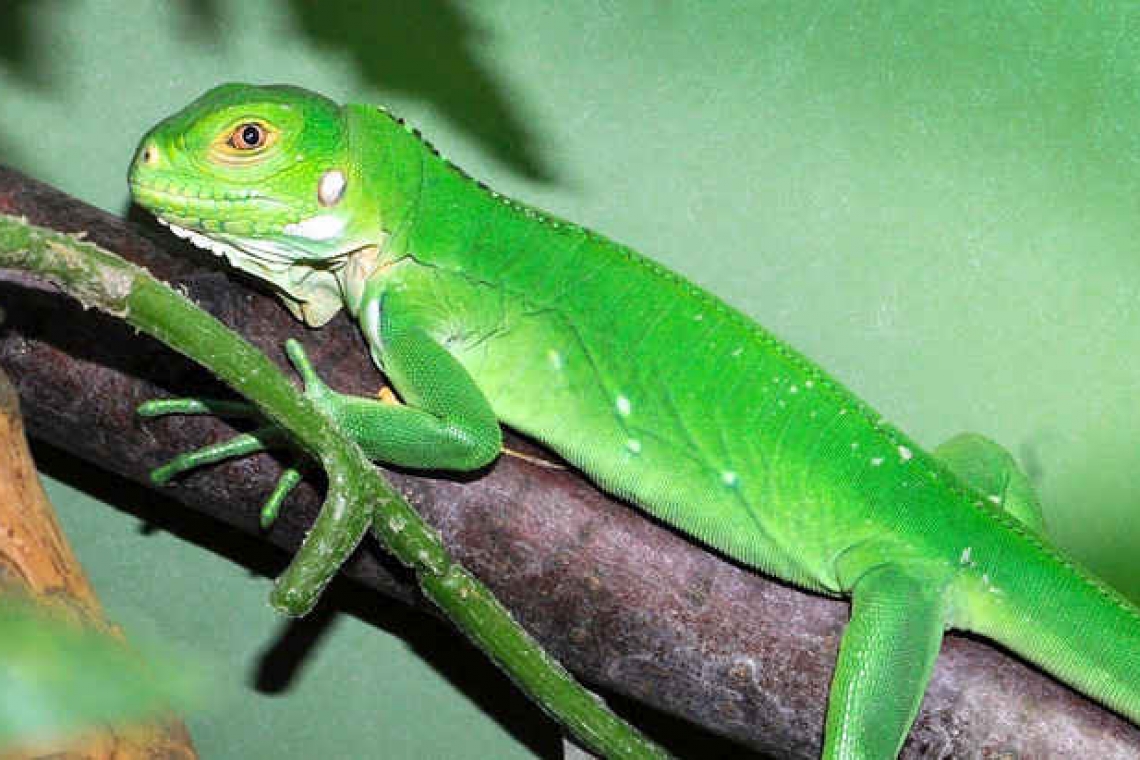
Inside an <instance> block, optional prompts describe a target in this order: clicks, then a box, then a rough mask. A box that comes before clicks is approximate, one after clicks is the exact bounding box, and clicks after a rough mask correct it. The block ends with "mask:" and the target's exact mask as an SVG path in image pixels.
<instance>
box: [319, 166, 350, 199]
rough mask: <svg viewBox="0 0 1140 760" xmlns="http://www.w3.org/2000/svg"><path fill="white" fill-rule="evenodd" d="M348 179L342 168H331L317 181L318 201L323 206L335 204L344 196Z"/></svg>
mask: <svg viewBox="0 0 1140 760" xmlns="http://www.w3.org/2000/svg"><path fill="white" fill-rule="evenodd" d="M347 184H348V180H346V179H345V177H344V172H342V171H341V170H340V169H330V170H329V171H327V172H325V173H324V174H322V175H321V181H320V182H318V183H317V201H318V202H319V203H320V204H321V205H322V206H335V205H336V204H338V203H340V199H341V198H343V197H344V188H345V186H346V185H347Z"/></svg>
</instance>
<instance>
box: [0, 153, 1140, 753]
mask: <svg viewBox="0 0 1140 760" xmlns="http://www.w3.org/2000/svg"><path fill="white" fill-rule="evenodd" d="M0 212H7V213H22V214H25V215H27V216H29V217H30V218H31V219H32V221H35V222H36V223H39V224H43V225H46V226H50V227H54V228H56V229H61V230H71V231H80V230H82V231H84V232H85V233H86V234H87V235H88V237H89V238H91V239H92V240H94V241H95V242H98V243H100V244H101V245H103V246H104V247H106V248H109V249H110V250H113V251H116V252H118V253H120V254H122V255H124V256H126V257H127V258H130V259H132V260H133V261H136V262H138V263H141V264H143V265H144V266H147V267H148V268H150V269H151V270H152V271H153V272H155V273H156V274H157V275H158V276H160V277H163V278H165V279H168V280H171V281H174V282H176V283H178V284H180V285H181V286H183V287H184V288H185V289H186V290H187V291H188V292H189V293H190V294H191V295H192V297H193V298H194V299H195V300H196V301H198V302H199V303H200V304H201V305H203V306H204V307H205V308H207V309H208V310H209V311H211V312H213V313H215V314H216V315H218V316H219V317H220V318H221V319H222V320H223V321H225V322H227V323H229V324H231V325H232V326H234V327H236V328H237V329H238V330H239V331H240V332H242V333H244V334H246V335H247V336H248V337H250V338H251V339H252V340H253V341H254V342H255V343H257V344H258V345H260V346H261V347H262V348H263V349H264V350H266V351H267V352H269V353H270V355H272V356H274V357H276V358H277V359H278V360H279V361H280V360H282V353H281V350H280V346H281V343H282V341H283V340H284V339H285V338H286V337H289V336H296V337H300V338H301V339H302V340H303V342H304V343H305V344H306V347H307V349H308V350H309V352H310V356H311V357H312V358H313V360H314V362H315V364H316V366H318V367H320V368H321V372H322V374H323V376H324V378H325V379H326V380H327V381H328V382H329V383H330V385H332V386H333V387H336V388H338V389H341V390H346V391H351V392H357V393H373V392H375V390H376V388H377V387H378V384H379V378H378V376H377V375H376V374H375V371H374V370H373V369H372V368H371V367H370V366H369V362H368V358H367V354H366V351H365V350H364V346H363V344H362V342H361V340H360V339H359V337H358V335H357V332H356V330H355V328H354V327H353V326H352V325H351V324H349V323H348V322H347V321H346V320H345V319H344V318H343V317H338V318H337V319H336V320H334V322H333V323H332V324H330V325H329V326H328V327H326V328H324V329H322V330H320V331H305V330H304V329H303V328H302V327H300V326H299V325H298V324H297V323H295V322H294V321H293V320H292V319H290V318H289V317H288V316H287V314H286V313H285V311H284V310H283V309H282V308H280V307H279V306H278V305H277V304H276V303H275V302H274V300H273V299H272V298H271V297H269V296H266V295H263V294H262V293H260V292H258V291H256V290H254V289H251V288H249V287H247V286H246V284H245V283H244V282H242V281H238V280H237V279H235V278H232V277H228V276H227V275H225V274H223V273H221V272H220V271H219V270H217V269H216V268H206V267H213V262H207V263H206V265H205V267H203V266H200V265H199V264H196V263H194V262H201V261H202V260H203V259H202V257H201V255H200V254H199V252H196V251H193V252H192V251H191V250H189V249H186V248H185V247H183V246H181V245H180V244H178V243H177V242H176V241H174V240H172V239H170V238H169V237H164V238H162V243H161V245H159V244H156V243H155V242H152V240H151V239H149V238H148V237H147V236H145V235H143V234H142V233H140V231H139V228H138V227H137V226H134V225H131V224H129V223H125V222H123V221H121V220H119V219H117V218H115V217H113V216H109V215H107V214H104V213H102V212H99V211H97V210H95V209H92V208H90V207H88V206H85V205H83V204H81V203H79V202H77V201H75V200H74V199H71V198H68V197H66V196H64V195H62V194H60V193H58V192H56V191H53V190H51V189H50V188H47V187H45V186H43V185H40V184H38V183H35V182H33V181H31V180H29V179H27V178H26V177H22V176H21V175H18V174H16V173H13V172H6V171H3V170H0ZM166 249H169V250H170V251H171V252H177V253H178V254H179V256H180V258H174V257H172V256H171V255H169V254H167V253H166V252H165V251H166ZM17 283H21V284H17ZM0 305H2V306H3V308H5V309H6V310H7V311H8V325H7V327H6V328H5V329H4V330H2V331H0V367H2V368H4V369H7V370H8V371H9V372H10V373H12V375H13V377H14V378H15V381H16V384H17V386H18V388H19V391H20V394H21V397H22V399H23V403H24V405H25V409H27V410H28V418H29V428H30V430H31V432H32V434H33V435H36V436H39V437H41V438H43V439H44V440H47V441H49V442H51V443H53V444H55V445H57V446H59V447H61V448H63V449H65V450H67V451H69V452H72V453H74V454H75V455H77V456H80V457H82V458H84V459H86V460H88V461H92V462H95V463H97V464H99V465H100V466H102V467H104V468H106V469H109V470H113V471H115V472H117V473H119V474H120V475H122V476H124V477H127V478H130V479H132V480H135V481H137V482H146V473H147V471H148V470H149V469H150V468H151V467H153V466H155V465H156V464H158V463H160V462H162V461H164V460H165V459H166V458H168V457H170V456H172V455H174V454H175V453H177V452H180V451H182V450H184V449H186V448H187V447H189V446H193V445H199V444H201V443H204V442H207V441H213V440H217V439H218V438H220V437H222V436H224V435H227V434H228V428H226V427H225V425H224V424H222V423H220V422H218V421H216V420H212V419H205V418H195V419H189V418H187V419H168V420H161V421H151V422H141V421H139V420H138V419H136V418H135V416H134V413H133V410H134V408H135V406H136V405H137V404H138V403H139V402H141V401H143V400H145V399H148V398H150V397H152V396H154V395H156V394H158V393H160V392H161V393H166V394H175V395H178V394H187V393H193V394H203V393H217V392H218V388H217V386H216V385H215V384H214V383H213V382H212V381H211V380H210V379H209V378H208V377H207V376H206V375H205V374H204V373H203V372H202V371H201V370H199V369H196V368H194V367H191V366H188V364H187V362H186V361H184V360H182V359H181V358H180V357H178V356H175V355H172V354H171V353H170V352H169V351H166V350H165V349H163V348H162V347H161V346H158V345H156V344H155V343H154V342H152V341H149V340H145V339H142V338H140V337H138V336H135V335H133V334H131V332H130V331H129V330H128V329H126V328H124V327H123V326H122V325H121V324H119V323H117V322H115V321H114V320H112V319H110V318H107V317H103V316H101V315H97V314H93V313H84V312H82V311H81V310H80V309H79V308H78V307H77V306H76V305H75V304H74V303H71V302H68V301H67V300H66V299H62V298H60V297H58V296H56V295H54V294H52V293H51V292H50V291H49V290H47V289H44V288H41V287H38V286H35V285H34V284H33V283H31V282H30V281H29V280H27V279H26V278H17V277H14V276H9V278H8V283H7V284H5V283H4V282H0ZM508 445H511V446H512V447H526V444H525V443H520V442H518V441H517V440H513V441H510V442H509V444H508ZM279 471H280V469H279V466H278V464H277V462H276V461H275V460H274V458H272V457H269V456H259V457H253V458H249V459H246V460H242V461H239V462H232V463H228V464H225V465H221V466H218V467H212V468H207V469H204V470H202V471H200V472H196V473H194V474H192V475H189V476H188V477H185V478H182V479H181V480H179V481H178V482H177V483H176V484H175V485H173V486H171V487H169V488H166V489H164V492H165V493H168V494H170V495H171V496H173V497H174V498H176V499H178V500H180V501H182V502H183V503H185V504H187V505H188V506H190V507H192V508H193V509H196V510H199V511H202V512H205V513H208V514H210V515H211V516H213V517H215V518H217V519H218V520H221V521H224V522H227V523H230V524H233V525H235V526H237V527H239V528H240V529H242V530H243V531H246V532H249V533H251V534H257V511H258V505H259V504H260V503H261V500H262V499H263V498H264V496H265V495H266V493H267V492H268V490H269V489H270V487H271V484H272V482H273V481H274V479H275V478H276V475H277V474H278V472H279ZM391 477H392V479H393V481H394V482H395V483H396V484H397V486H398V487H400V488H401V489H402V490H403V491H404V492H405V493H407V494H408V496H409V497H410V498H411V499H412V501H413V503H414V504H416V505H417V507H418V508H420V509H421V511H422V512H423V513H424V515H425V516H426V517H427V518H428V519H429V520H430V521H431V522H432V523H433V524H435V525H436V526H437V527H438V528H439V530H440V532H441V533H442V535H443V538H444V540H445V542H446V543H447V545H448V546H449V547H450V548H451V549H452V551H454V553H455V554H456V556H457V557H458V558H459V559H460V560H461V561H462V562H463V563H464V564H466V565H467V566H468V567H470V568H471V569H472V570H473V571H474V572H475V573H476V574H477V575H479V577H480V578H482V579H483V580H484V581H485V582H486V583H487V584H488V585H489V586H490V587H491V588H492V590H493V591H494V592H495V593H496V594H498V595H499V596H500V598H501V599H502V600H503V601H504V602H505V603H506V604H507V605H508V607H510V608H511V609H512V611H513V612H514V613H515V615H516V616H517V617H518V619H519V620H520V621H521V622H522V623H523V624H524V625H525V626H526V627H527V628H528V629H529V630H530V631H531V632H533V633H534V634H535V635H536V636H537V637H538V638H539V639H540V640H541V641H542V642H543V643H544V644H545V645H546V646H547V647H549V648H550V650H551V651H552V652H553V653H554V654H555V655H556V656H558V657H559V658H560V659H561V660H562V661H563V662H565V663H566V664H567V665H568V666H570V667H571V668H572V669H573V670H575V671H577V672H578V673H579V674H581V675H582V676H583V677H585V678H586V679H587V680H589V681H592V682H594V683H597V684H601V685H603V686H605V687H608V688H612V689H613V690H615V691H617V692H620V693H623V694H626V695H630V696H632V697H634V698H636V699H639V700H642V701H644V702H646V703H649V704H651V705H655V706H657V707H659V708H662V709H664V710H666V711H667V712H671V713H674V714H677V715H681V716H683V717H685V718H687V719H689V720H691V721H693V722H695V723H697V724H700V725H702V726H706V727H709V728H711V729H712V730H714V731H716V732H718V733H722V734H724V735H727V736H730V737H733V738H735V739H738V740H739V741H742V742H744V743H747V744H749V745H751V746H753V747H756V748H760V749H763V750H765V751H767V752H771V753H773V754H775V755H777V756H780V757H803V758H810V757H815V756H817V755H818V752H819V746H820V739H821V734H822V725H823V711H824V707H825V704H826V695H827V686H828V682H829V679H830V676H831V670H832V667H833V665H834V660H835V653H836V649H837V646H838V642H839V636H840V634H841V633H842V630H843V626H844V623H845V621H846V617H847V605H846V604H845V603H842V602H838V601H834V600H827V599H822V598H819V597H815V596H810V595H807V594H804V593H801V592H798V591H796V590H794V589H791V588H788V587H786V586H784V585H781V584H779V583H775V582H772V581H771V580H768V579H766V578H764V577H761V576H759V575H757V574H755V573H753V572H750V571H748V570H745V569H743V568H740V567H738V566H736V565H734V564H733V563H731V562H728V561H726V560H724V559H723V558H720V557H718V556H716V555H715V554H712V553H709V552H707V551H705V550H703V549H701V548H700V547H698V546H696V545H694V544H692V543H691V542H689V541H687V540H685V539H683V538H682V537H680V536H678V535H676V534H674V533H673V532H671V531H670V530H668V529H666V528H664V527H663V526H661V525H659V524H657V523H654V522H652V521H650V520H648V519H646V518H645V517H644V516H642V515H641V514H640V513H638V512H636V511H635V510H633V509H631V508H629V507H627V506H625V505H623V504H620V503H617V502H615V501H613V500H611V499H608V498H607V497H605V496H604V495H602V494H601V493H599V492H598V491H597V490H596V489H595V488H593V487H592V486H591V485H590V484H589V483H587V482H586V481H585V480H583V479H582V478H581V477H580V476H578V475H577V474H575V473H573V472H564V471H557V470H551V469H547V468H543V467H539V466H535V465H533V464H531V463H528V462H526V461H522V460H520V459H517V458H512V457H503V458H501V459H500V460H499V462H498V463H497V464H496V465H495V466H494V467H492V468H491V469H490V470H489V471H488V472H486V473H484V474H482V475H480V476H479V477H477V478H471V479H468V480H466V481H463V482H460V481H455V480H443V479H430V478H421V477H412V476H409V475H407V474H404V473H391ZM317 504H318V499H317V493H316V491H315V490H314V489H313V488H312V487H308V486H306V487H303V488H302V489H301V490H300V491H299V493H298V494H297V495H296V497H295V498H294V499H292V501H291V502H290V504H289V505H288V506H287V508H286V510H285V514H284V515H283V517H282V519H281V520H280V521H279V522H278V524H277V525H276V526H275V527H274V528H273V530H272V531H270V532H269V533H267V534H262V535H263V536H264V539H265V540H266V541H269V542H271V543H273V544H275V545H277V546H280V547H284V548H292V547H295V546H296V545H297V543H298V542H299V541H300V538H301V536H302V534H303V531H304V529H305V526H306V525H307V524H308V523H309V521H310V520H311V519H312V516H313V514H314V510H315V509H316V506H317ZM345 572H346V573H347V574H348V575H350V576H352V577H353V578H355V579H357V580H358V581H360V582H362V583H364V584H366V585H368V586H370V587H372V588H376V589H380V590H382V591H384V592H385V593H388V594H391V595H393V596H397V597H399V598H401V599H405V600H414V599H415V594H414V593H413V591H412V590H411V589H412V587H411V585H410V584H409V583H408V579H407V577H406V576H405V575H403V574H402V573H401V572H400V571H399V570H398V569H396V570H394V569H393V568H391V566H390V565H387V564H385V563H384V561H383V560H381V559H378V558H377V554H376V553H375V552H374V551H369V550H367V549H366V550H363V551H360V552H358V553H357V555H356V556H355V558H354V559H353V561H352V562H351V563H350V564H349V565H348V566H347V567H346V569H345ZM1005 754H1009V755H1010V756H1018V757H1062V756H1074V755H1083V756H1095V757H1140V731H1138V730H1137V729H1136V728H1134V727H1133V726H1131V725H1129V724H1128V723H1126V722H1125V721H1123V720H1121V719H1120V718H1118V717H1116V716H1114V715H1112V714H1111V713H1109V712H1107V711H1105V710H1103V709H1101V708H1099V707H1097V706H1096V705H1093V704H1092V703H1091V702H1089V701H1087V700H1085V699H1084V698H1082V697H1080V696H1079V695H1077V694H1075V693H1074V692H1072V691H1071V690H1069V689H1067V688H1065V687H1064V686H1062V685H1060V684H1058V683H1057V682H1056V681H1054V680H1052V679H1050V678H1048V677H1047V676H1044V675H1042V674H1040V673H1038V672H1037V671H1035V670H1033V669H1032V668H1030V667H1027V666H1026V665H1024V664H1022V663H1020V662H1019V661H1017V660H1016V659H1014V658H1012V657H1010V656H1007V655H1004V654H1001V653H999V652H998V651H996V650H995V649H993V648H992V647H990V646H988V645H986V644H984V643H981V642H977V641H972V640H969V639H967V638H963V637H957V636H950V637H948V639H947V641H946V643H945V645H944V646H943V649H942V655H941V657H940V658H939V662H938V666H937V668H936V671H935V674H934V678H933V681H932V683H931V685H930V688H929V690H928V692H927V696H926V701H925V703H924V707H923V710H922V713H921V715H920V716H919V719H918V721H917V723H916V726H915V728H914V730H913V731H912V733H911V736H910V739H909V740H908V743H907V745H906V748H905V749H904V756H907V757H930V756H941V757H979V756H999V755H1005Z"/></svg>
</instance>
